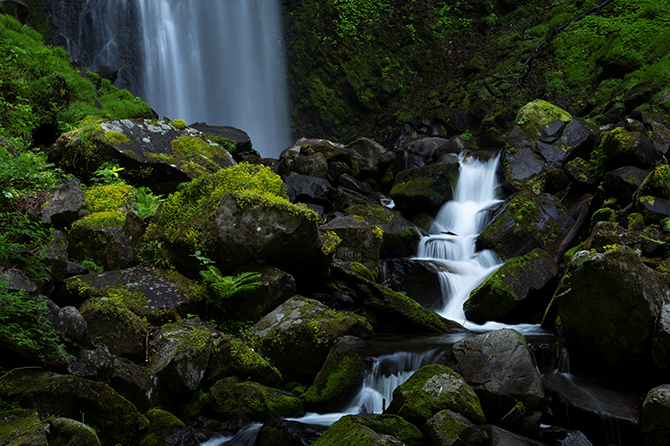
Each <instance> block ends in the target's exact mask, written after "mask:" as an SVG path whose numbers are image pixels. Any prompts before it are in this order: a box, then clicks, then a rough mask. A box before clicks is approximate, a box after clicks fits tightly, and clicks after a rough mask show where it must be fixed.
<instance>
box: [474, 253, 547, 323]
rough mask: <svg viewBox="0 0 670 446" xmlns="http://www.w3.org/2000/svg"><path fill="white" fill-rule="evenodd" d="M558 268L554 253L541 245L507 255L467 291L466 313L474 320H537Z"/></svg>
mask: <svg viewBox="0 0 670 446" xmlns="http://www.w3.org/2000/svg"><path fill="white" fill-rule="evenodd" d="M557 272H558V268H557V265H556V262H555V261H554V259H553V256H551V255H550V254H549V253H548V252H546V251H544V250H542V249H537V248H536V249H534V250H532V251H531V252H530V253H528V254H526V255H524V256H521V257H514V258H512V259H509V260H508V261H507V262H505V263H504V264H503V265H502V266H501V267H500V268H498V269H497V270H496V271H494V272H493V273H492V274H491V275H490V276H488V277H487V278H486V280H484V282H483V283H482V284H481V285H479V286H478V287H477V288H475V289H474V290H473V291H472V292H471V293H470V297H469V298H468V300H467V301H466V302H465V304H464V305H463V307H464V309H465V315H466V317H467V318H468V320H470V321H472V322H475V323H477V324H483V323H484V322H487V321H498V322H505V323H511V324H514V323H521V322H525V323H540V322H541V320H542V316H543V314H544V310H545V309H546V307H547V305H548V304H549V301H550V299H551V295H552V293H553V291H554V289H553V288H551V285H554V286H555V279H556V274H557Z"/></svg>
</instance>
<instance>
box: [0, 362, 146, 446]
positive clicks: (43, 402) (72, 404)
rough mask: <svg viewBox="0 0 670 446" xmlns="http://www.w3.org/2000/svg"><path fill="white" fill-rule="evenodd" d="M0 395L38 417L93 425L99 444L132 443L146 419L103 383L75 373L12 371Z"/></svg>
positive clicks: (144, 426)
mask: <svg viewBox="0 0 670 446" xmlns="http://www.w3.org/2000/svg"><path fill="white" fill-rule="evenodd" d="M4 384H6V385H5V386H2V388H1V389H0V395H1V396H2V397H3V398H4V399H5V400H8V401H17V402H18V403H19V404H21V406H23V407H25V408H30V409H34V410H36V411H37V412H38V413H39V415H40V417H47V416H49V415H52V414H54V413H58V414H60V415H61V416H62V417H65V418H71V419H81V418H82V414H83V416H84V419H85V421H86V423H87V424H90V425H92V426H96V429H97V435H98V438H99V439H100V442H101V443H102V444H117V443H120V444H132V443H133V442H134V441H135V439H136V437H137V435H138V433H139V432H140V430H141V429H144V428H146V426H147V425H148V421H147V419H146V418H145V417H144V416H143V415H142V414H140V413H139V412H138V411H137V409H136V408H135V406H133V405H132V404H131V403H130V402H129V401H128V400H126V399H125V398H123V397H122V396H121V395H119V394H118V393H117V392H116V391H114V390H113V389H112V388H111V387H109V386H107V385H106V384H102V383H98V382H95V381H90V380H87V379H84V378H79V377H77V376H72V375H68V376H64V375H59V374H56V373H52V372H36V371H30V370H23V371H14V372H12V373H11V374H9V375H8V376H7V378H6V379H5V381H4Z"/></svg>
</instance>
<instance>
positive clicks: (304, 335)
mask: <svg viewBox="0 0 670 446" xmlns="http://www.w3.org/2000/svg"><path fill="white" fill-rule="evenodd" d="M254 334H255V335H257V336H259V337H260V338H261V339H260V342H259V346H260V348H261V350H262V351H263V353H264V355H265V356H267V357H268V358H269V359H270V361H271V363H272V364H273V365H274V366H276V367H277V368H278V369H279V370H280V371H281V373H282V375H283V377H284V379H285V380H286V381H289V382H290V381H298V382H302V383H311V382H312V380H313V379H314V378H315V377H316V375H317V374H318V372H319V370H321V367H322V366H323V363H324V362H325V361H326V358H327V356H328V353H329V351H330V349H331V348H332V346H333V345H334V344H335V341H336V340H337V339H338V338H339V337H342V336H346V335H352V336H357V337H360V338H367V337H370V336H371V335H372V327H371V326H370V323H369V322H368V321H367V320H366V319H365V318H364V317H362V316H358V315H356V314H353V313H349V312H340V311H335V310H332V309H330V308H328V307H327V306H325V305H323V304H322V303H320V302H318V301H315V300H312V299H308V298H305V297H302V296H299V295H296V296H294V297H292V298H291V299H289V300H288V301H286V302H285V303H284V304H282V305H280V306H279V307H278V308H277V309H275V310H274V311H273V312H272V313H270V314H268V315H267V316H265V317H264V318H263V319H261V320H260V321H258V322H257V323H256V325H255V326H254Z"/></svg>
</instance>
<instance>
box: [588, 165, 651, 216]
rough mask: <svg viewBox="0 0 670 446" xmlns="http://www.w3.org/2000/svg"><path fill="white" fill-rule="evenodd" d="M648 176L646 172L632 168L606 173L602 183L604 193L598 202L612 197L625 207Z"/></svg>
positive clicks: (626, 167)
mask: <svg viewBox="0 0 670 446" xmlns="http://www.w3.org/2000/svg"><path fill="white" fill-rule="evenodd" d="M648 174H649V172H648V171H647V170H644V169H640V168H639V167H634V166H625V167H620V168H618V169H615V170H611V171H609V172H607V173H606V174H605V177H604V178H603V182H602V186H603V188H604V192H605V193H604V194H603V195H604V196H603V198H602V200H600V202H602V201H603V200H604V199H605V198H607V197H614V198H616V199H617V201H618V202H619V203H620V204H622V205H623V206H625V205H626V204H628V203H630V202H631V201H633V194H634V193H635V191H636V190H637V189H638V188H639V187H640V186H641V185H642V182H643V181H644V179H645V178H646V177H647V175H648Z"/></svg>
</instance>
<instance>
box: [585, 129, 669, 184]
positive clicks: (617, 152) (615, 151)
mask: <svg viewBox="0 0 670 446" xmlns="http://www.w3.org/2000/svg"><path fill="white" fill-rule="evenodd" d="M660 159H661V154H660V153H659V152H657V151H656V149H655V148H654V145H653V143H652V142H651V141H650V140H649V138H648V137H647V135H645V134H643V133H640V132H638V131H628V130H624V129H623V128H622V127H616V128H614V129H612V130H610V131H607V132H603V133H602V134H600V136H599V137H598V140H597V141H596V143H595V148H594V150H593V152H592V153H591V163H592V164H594V166H595V168H596V171H597V172H600V173H604V172H608V171H610V170H613V169H616V168H619V167H623V166H635V167H639V168H642V169H649V168H650V167H652V166H653V165H654V163H656V162H657V161H659V160H660Z"/></svg>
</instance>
